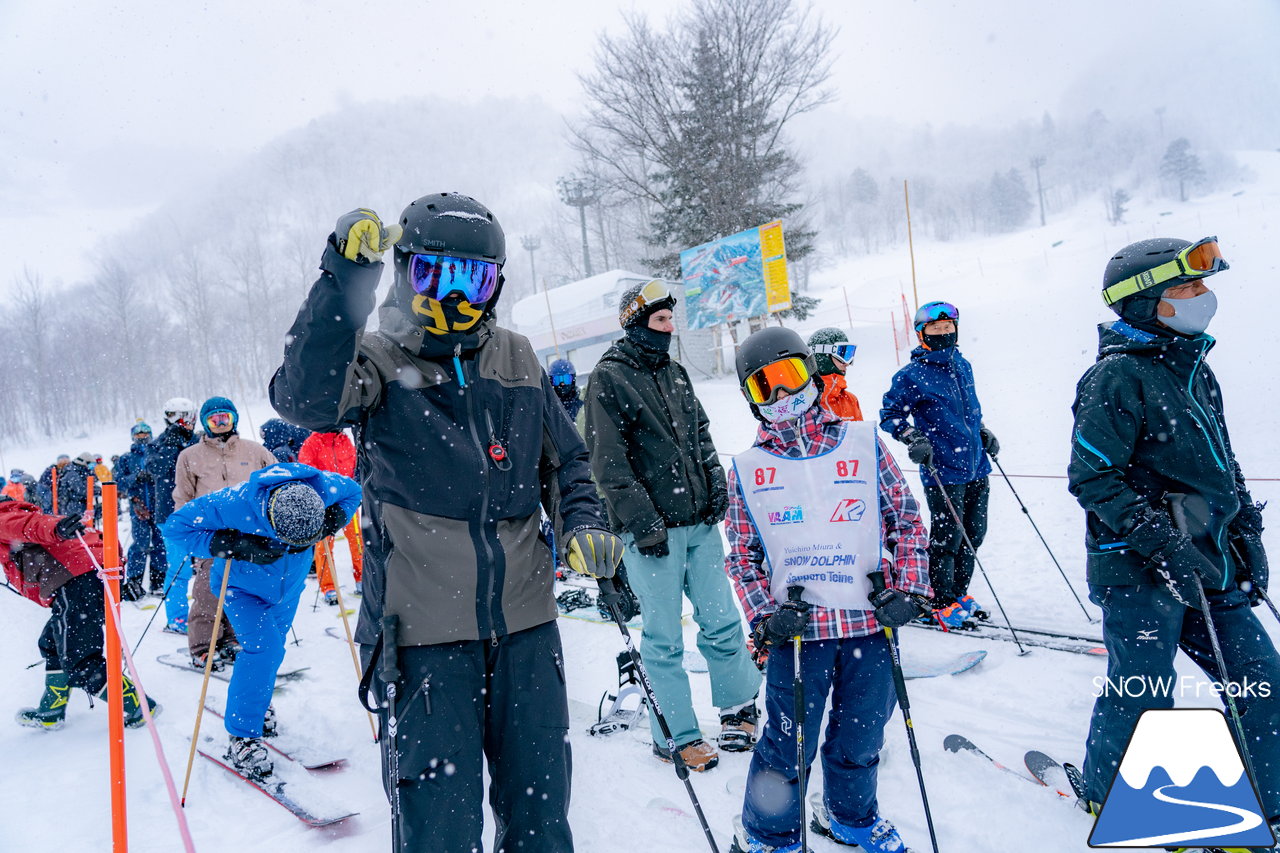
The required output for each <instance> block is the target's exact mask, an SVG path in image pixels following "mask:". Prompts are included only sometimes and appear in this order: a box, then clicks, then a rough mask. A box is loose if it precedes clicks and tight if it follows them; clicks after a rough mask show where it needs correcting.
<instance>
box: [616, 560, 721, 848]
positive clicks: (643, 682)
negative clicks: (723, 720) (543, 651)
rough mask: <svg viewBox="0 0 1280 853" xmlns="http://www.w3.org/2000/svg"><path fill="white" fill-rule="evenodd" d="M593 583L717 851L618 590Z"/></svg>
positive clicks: (680, 776) (698, 815)
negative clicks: (623, 611) (614, 623)
mask: <svg viewBox="0 0 1280 853" xmlns="http://www.w3.org/2000/svg"><path fill="white" fill-rule="evenodd" d="M597 583H598V584H599V586H600V598H601V599H602V600H603V601H604V603H605V606H606V607H607V608H609V615H610V616H612V617H613V621H614V622H616V623H617V625H618V630H619V631H621V632H622V642H623V644H624V645H625V646H626V649H627V654H628V655H629V656H630V657H631V663H632V665H633V666H635V668H636V673H637V674H638V675H639V676H640V686H641V687H642V688H644V695H645V698H646V699H648V701H649V708H650V710H652V711H653V718H654V719H655V720H657V721H658V728H659V729H661V731H662V737H663V738H664V739H666V742H667V753H668V754H669V755H670V756H671V761H672V763H673V764H674V765H675V768H676V776H677V777H679V779H680V781H681V782H683V783H684V789H685V791H686V792H687V793H688V794H689V802H691V803H692V804H693V811H694V813H695V814H696V815H697V817H698V823H699V824H701V825H702V833H703V834H704V835H705V836H706V837H707V843H708V844H710V845H711V853H720V848H719V847H717V846H716V840H715V837H714V836H712V834H711V827H710V826H709V825H708V824H707V816H706V815H705V814H703V813H702V804H701V803H700V802H698V795H697V793H695V792H694V790H693V783H692V782H691V781H689V768H688V767H686V766H685V763H684V759H683V758H681V757H680V752H679V751H678V750H677V749H676V741H675V737H674V736H673V735H672V734H671V727H670V726H668V725H667V718H666V717H664V716H663V715H662V705H661V704H659V703H658V697H657V696H656V695H655V694H654V692H653V684H652V683H651V682H650V681H649V671H648V670H646V669H645V668H644V661H642V660H641V659H640V652H638V651H637V650H636V646H635V643H633V642H632V641H631V632H630V631H629V630H627V621H626V620H625V619H623V618H622V610H621V609H620V607H619V602H620V601H621V599H622V593H620V592H619V591H618V586H617V584H615V583H614V582H613V578H599V579H598V580H597Z"/></svg>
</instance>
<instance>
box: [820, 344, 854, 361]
mask: <svg viewBox="0 0 1280 853" xmlns="http://www.w3.org/2000/svg"><path fill="white" fill-rule="evenodd" d="M810 349H811V350H813V351H814V352H815V353H819V352H820V353H822V354H823V355H833V356H835V357H836V358H838V359H840V360H841V361H843V362H845V363H848V362H850V361H853V354H854V353H855V352H857V351H858V347H857V346H856V345H855V344H815V345H814V346H812V347H810Z"/></svg>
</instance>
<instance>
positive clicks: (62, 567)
mask: <svg viewBox="0 0 1280 853" xmlns="http://www.w3.org/2000/svg"><path fill="white" fill-rule="evenodd" d="M60 520H61V519H60V518H59V517H58V516H56V515H46V514H44V513H42V512H41V511H40V509H39V508H38V507H37V506H36V505H35V504H29V503H26V502H25V501H0V563H2V564H3V565H4V576H5V578H6V579H7V580H8V581H9V583H10V584H11V585H12V586H13V587H14V589H16V590H17V591H18V592H19V593H21V594H22V595H23V596H24V597H26V598H29V599H31V600H32V601H34V602H36V603H37V604H39V605H40V606H42V607H48V606H49V603H50V602H51V601H53V594H54V593H55V592H56V591H57V589H58V587H60V586H62V585H63V584H64V583H66V582H67V581H69V580H71V579H72V578H74V577H79V576H80V575H83V574H88V573H89V572H92V571H94V564H93V560H97V561H98V564H99V565H101V563H102V534H100V533H98V531H96V530H86V531H85V532H84V541H85V542H86V543H88V545H89V548H90V550H91V551H92V552H93V560H90V559H89V555H88V554H86V553H85V549H84V546H83V545H81V544H80V540H79V539H59V538H58V535H57V534H56V533H54V532H53V529H54V528H55V527H56V526H57V524H58V522H59V521H60ZM24 545H38V546H39V547H38V548H23V547H22V546H24ZM49 557H52V558H53V559H52V560H50V559H49Z"/></svg>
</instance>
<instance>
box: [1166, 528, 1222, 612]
mask: <svg viewBox="0 0 1280 853" xmlns="http://www.w3.org/2000/svg"><path fill="white" fill-rule="evenodd" d="M1151 564H1152V565H1151V573H1152V574H1153V575H1154V576H1155V579H1156V582H1157V583H1162V584H1164V585H1165V586H1167V587H1168V588H1169V591H1170V592H1172V593H1173V597H1174V598H1176V599H1178V601H1179V602H1181V603H1182V604H1185V605H1186V606H1187V607H1190V608H1193V609H1195V610H1199V609H1200V592H1199V590H1197V589H1196V586H1197V585H1198V584H1201V583H1203V580H1202V579H1203V578H1204V577H1205V576H1207V575H1211V574H1214V568H1213V566H1212V565H1211V564H1210V563H1209V561H1208V560H1206V559H1205V557H1204V555H1203V554H1201V553H1200V551H1199V549H1198V548H1196V546H1195V545H1194V544H1192V542H1191V537H1190V536H1187V535H1186V534H1185V533H1183V534H1181V535H1179V536H1178V537H1177V538H1176V539H1174V540H1173V543H1172V544H1171V545H1170V546H1169V547H1168V548H1167V549H1165V551H1164V552H1163V553H1161V552H1156V553H1154V554H1152V555H1151Z"/></svg>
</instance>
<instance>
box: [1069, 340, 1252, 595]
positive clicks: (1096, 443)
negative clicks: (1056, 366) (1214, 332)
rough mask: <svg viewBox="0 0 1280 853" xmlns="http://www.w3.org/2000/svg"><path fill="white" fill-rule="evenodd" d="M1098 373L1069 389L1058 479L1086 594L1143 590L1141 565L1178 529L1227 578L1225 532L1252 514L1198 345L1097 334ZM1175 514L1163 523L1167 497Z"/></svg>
mask: <svg viewBox="0 0 1280 853" xmlns="http://www.w3.org/2000/svg"><path fill="white" fill-rule="evenodd" d="M1099 338H1100V340H1099V347H1098V361H1097V363H1095V364H1094V365H1093V366H1092V367H1090V368H1089V370H1088V371H1086V372H1085V374H1084V376H1083V377H1081V379H1080V382H1079V384H1078V385H1077V386H1076V400H1075V403H1074V404H1073V405H1072V407H1071V408H1072V411H1073V412H1074V413H1075V428H1074V431H1073V432H1072V436H1071V463H1070V465H1069V467H1068V470H1067V474H1068V479H1069V483H1070V485H1069V488H1070V490H1071V494H1073V495H1074V496H1075V497H1076V500H1078V501H1079V502H1080V505H1081V506H1082V507H1084V509H1085V510H1086V513H1087V515H1086V524H1087V531H1086V536H1085V543H1086V548H1087V553H1088V579H1089V583H1091V584H1096V585H1108V586H1109V585H1129V584H1139V583H1150V582H1151V580H1152V576H1151V574H1150V572H1149V568H1150V567H1152V559H1153V558H1155V559H1158V558H1159V557H1160V556H1161V555H1163V554H1166V553H1168V550H1169V549H1171V548H1172V547H1173V546H1175V545H1176V544H1177V542H1178V541H1180V539H1181V537H1182V536H1183V532H1181V530H1180V528H1181V527H1185V533H1186V534H1188V535H1190V536H1191V540H1192V542H1193V544H1194V545H1195V546H1196V548H1197V550H1199V551H1200V553H1201V554H1203V555H1204V556H1205V558H1206V559H1207V560H1208V561H1209V562H1210V563H1211V564H1212V565H1213V566H1214V567H1215V568H1216V569H1218V570H1219V572H1218V573H1217V574H1215V575H1214V576H1212V577H1206V578H1205V579H1204V581H1205V587H1206V589H1224V588H1226V586H1227V585H1228V584H1229V583H1230V582H1231V581H1232V580H1233V579H1234V578H1235V575H1236V568H1237V567H1236V566H1235V564H1234V561H1233V560H1232V557H1231V554H1230V549H1229V548H1228V546H1227V535H1228V529H1227V528H1228V526H1229V525H1231V524H1232V522H1233V521H1235V519H1236V517H1237V514H1238V513H1239V512H1240V509H1241V507H1242V506H1244V507H1247V508H1248V510H1249V511H1252V508H1253V503H1252V500H1251V498H1250V497H1249V492H1248V490H1247V488H1246V487H1245V482H1244V475H1243V474H1242V473H1241V471H1240V466H1239V465H1238V464H1237V463H1236V458H1235V454H1234V453H1233V452H1232V450H1231V440H1230V438H1229V437H1228V435H1227V424H1226V419H1225V417H1224V416H1223V409H1222V393H1221V389H1220V388H1219V386H1218V380H1217V379H1216V378H1215V377H1214V375H1213V371H1212V370H1210V369H1209V365H1208V364H1206V363H1205V360H1204V358H1205V355H1206V354H1207V353H1208V352H1209V350H1210V349H1211V348H1212V347H1213V344H1214V340H1213V338H1211V337H1210V336H1208V335H1198V336H1196V337H1194V338H1185V337H1180V336H1170V337H1157V336H1156V335H1153V334H1151V333H1149V332H1145V331H1142V330H1141V329H1136V328H1134V327H1132V326H1130V325H1129V324H1127V323H1125V322H1124V321H1122V320H1118V321H1115V322H1112V323H1104V324H1102V325H1101V326H1099ZM1179 495H1181V496H1185V497H1183V498H1178V497H1174V498H1173V500H1174V501H1180V502H1181V504H1182V506H1183V508H1184V509H1185V510H1186V518H1185V523H1182V522H1181V521H1180V522H1179V523H1177V524H1175V523H1174V521H1173V518H1172V517H1171V512H1170V508H1169V504H1170V496H1179Z"/></svg>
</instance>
